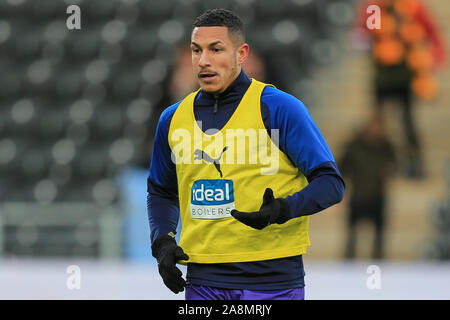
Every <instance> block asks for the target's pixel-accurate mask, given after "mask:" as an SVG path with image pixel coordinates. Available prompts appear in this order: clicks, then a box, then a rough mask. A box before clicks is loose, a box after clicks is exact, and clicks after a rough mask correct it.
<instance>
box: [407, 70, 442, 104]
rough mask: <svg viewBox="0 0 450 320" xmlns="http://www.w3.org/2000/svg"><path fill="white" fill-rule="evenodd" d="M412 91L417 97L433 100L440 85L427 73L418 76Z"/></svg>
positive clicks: (413, 83)
mask: <svg viewBox="0 0 450 320" xmlns="http://www.w3.org/2000/svg"><path fill="white" fill-rule="evenodd" d="M412 89H413V92H414V94H415V95H416V96H418V97H420V98H421V99H423V100H431V99H433V98H434V97H435V96H436V94H437V91H438V83H437V81H436V79H434V78H433V77H432V76H431V75H429V74H427V73H423V74H418V75H416V76H415V77H414V78H413V80H412Z"/></svg>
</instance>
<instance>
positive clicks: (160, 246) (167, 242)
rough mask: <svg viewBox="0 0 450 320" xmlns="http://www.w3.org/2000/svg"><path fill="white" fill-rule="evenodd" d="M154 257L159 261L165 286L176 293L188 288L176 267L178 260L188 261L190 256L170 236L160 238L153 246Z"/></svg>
mask: <svg viewBox="0 0 450 320" xmlns="http://www.w3.org/2000/svg"><path fill="white" fill-rule="evenodd" d="M152 253H153V256H154V257H155V258H156V260H158V271H159V274H160V275H161V278H162V279H163V281H164V284H165V285H166V287H167V288H169V289H170V290H171V291H172V292H174V293H180V292H182V291H183V290H184V287H185V286H186V280H184V279H183V277H182V275H183V273H182V272H181V270H180V269H178V268H177V267H176V263H177V261H178V260H188V259H189V256H188V255H187V254H185V253H184V252H183V249H182V248H181V247H180V246H178V245H177V242H176V241H175V238H173V237H171V236H170V235H164V236H160V237H158V238H157V239H156V240H155V241H154V242H153V244H152Z"/></svg>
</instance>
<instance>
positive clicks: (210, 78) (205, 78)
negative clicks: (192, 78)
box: [198, 72, 217, 82]
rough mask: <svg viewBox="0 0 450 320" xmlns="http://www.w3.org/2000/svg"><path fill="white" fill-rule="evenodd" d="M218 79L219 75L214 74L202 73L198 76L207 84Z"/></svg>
mask: <svg viewBox="0 0 450 320" xmlns="http://www.w3.org/2000/svg"><path fill="white" fill-rule="evenodd" d="M216 77H217V73H214V72H201V73H199V75H198V78H199V79H201V80H203V81H205V82H210V81H213V80H215V79H216Z"/></svg>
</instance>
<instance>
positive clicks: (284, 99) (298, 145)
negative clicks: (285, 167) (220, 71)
mask: <svg viewBox="0 0 450 320" xmlns="http://www.w3.org/2000/svg"><path fill="white" fill-rule="evenodd" d="M261 101H262V102H263V103H265V104H266V105H267V106H268V108H269V113H270V126H271V129H278V130H279V146H280V150H281V151H283V152H284V153H285V154H286V155H287V156H288V157H289V159H290V160H291V161H292V163H293V164H294V165H295V166H296V167H298V168H299V169H300V170H301V171H302V172H303V174H304V175H305V176H308V174H309V173H310V172H312V170H314V168H316V167H318V166H320V165H321V164H323V163H326V162H335V159H334V157H333V155H332V153H331V151H330V148H329V147H328V145H327V143H326V141H325V139H324V137H323V136H322V133H321V132H320V130H319V128H318V127H317V125H316V124H315V123H314V121H313V119H312V117H311V115H310V113H309V111H308V109H307V108H306V106H305V105H304V104H303V102H301V101H300V100H299V99H297V98H295V97H294V96H292V95H290V94H287V93H285V92H283V91H280V90H278V89H275V88H272V87H266V88H265V89H264V91H263V95H262V97H261Z"/></svg>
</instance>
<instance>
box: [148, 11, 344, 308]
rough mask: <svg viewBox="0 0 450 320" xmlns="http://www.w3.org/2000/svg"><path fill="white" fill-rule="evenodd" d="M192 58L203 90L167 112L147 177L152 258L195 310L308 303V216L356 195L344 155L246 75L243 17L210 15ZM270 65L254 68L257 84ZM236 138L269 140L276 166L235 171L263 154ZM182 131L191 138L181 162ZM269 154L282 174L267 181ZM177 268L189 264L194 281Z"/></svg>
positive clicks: (292, 101)
mask: <svg viewBox="0 0 450 320" xmlns="http://www.w3.org/2000/svg"><path fill="white" fill-rule="evenodd" d="M190 48H191V55H192V66H191V67H192V68H193V71H194V74H195V76H196V78H197V81H198V83H199V84H200V87H201V89H200V90H198V91H196V92H192V93H190V94H189V95H188V96H187V97H185V98H183V100H181V101H179V102H177V103H175V104H173V105H172V106H170V107H169V108H167V109H165V110H164V112H163V113H162V115H161V117H160V119H159V123H158V128H157V131H156V135H155V144H154V148H153V154H152V160H151V165H150V172H149V177H148V217H149V223H150V230H151V232H150V238H151V243H152V245H151V248H152V254H153V256H154V257H155V258H156V259H157V261H158V270H159V273H160V275H161V277H162V279H163V282H164V283H165V285H166V286H167V287H168V288H169V289H170V290H171V291H173V292H174V293H179V292H182V291H184V289H185V288H186V299H188V300H191V299H256V300H260V299H262V300H267V299H292V300H298V299H304V274H305V273H304V268H303V258H302V257H303V254H304V253H306V249H307V247H308V246H309V236H308V224H309V215H312V214H314V213H317V212H320V211H322V210H323V209H325V208H327V207H329V206H331V205H333V204H335V203H338V202H339V201H341V200H342V197H343V192H344V188H345V186H344V182H343V180H342V177H341V175H340V173H339V170H338V169H337V166H336V163H335V160H334V158H333V155H332V153H331V151H330V150H329V148H328V146H327V143H326V141H325V140H324V138H323V137H322V135H321V133H320V131H319V129H318V128H317V126H316V125H315V123H314V122H313V120H312V119H311V116H310V114H309V112H308V110H307V109H306V107H305V106H304V104H303V103H302V102H301V101H300V100H298V99H297V98H295V97H293V96H292V95H289V94H287V93H285V92H282V91H281V90H278V89H276V88H274V87H272V86H270V85H267V84H265V83H262V82H259V81H257V80H256V79H250V78H249V77H248V76H247V74H246V72H245V71H244V70H243V69H242V65H243V64H244V61H245V60H246V58H247V57H248V53H249V46H248V44H247V43H245V33H244V27H243V23H242V20H241V19H240V18H239V17H238V16H236V15H235V14H234V13H233V12H231V11H228V10H225V9H214V10H208V11H206V12H205V13H204V14H202V15H201V16H199V17H198V18H197V19H196V20H195V22H194V26H193V30H192V35H191V44H190ZM260 63H261V61H259V62H256V60H255V64H254V65H252V66H249V65H247V67H248V70H249V72H251V69H253V70H259V74H258V73H256V71H255V72H254V75H255V76H257V77H262V73H261V64H260ZM228 130H232V131H234V132H241V133H239V134H238V135H237V137H236V138H237V139H238V141H242V139H243V140H246V139H247V138H246V134H245V133H244V134H243V133H242V131H244V132H246V131H248V130H257V131H259V134H260V135H261V132H262V133H263V134H264V133H266V132H267V135H264V136H265V137H266V139H267V140H266V141H259V142H257V143H258V145H259V147H258V148H262V149H263V150H266V151H267V153H266V156H265V157H266V158H264V156H262V157H263V158H262V159H261V158H260V159H259V160H260V161H257V163H256V164H253V163H251V164H249V163H248V161H247V162H245V161H244V163H240V162H239V161H238V163H236V162H235V161H234V158H235V157H236V156H238V155H239V154H241V153H244V154H247V153H248V154H249V157H250V156H253V155H255V153H256V151H250V150H248V151H247V150H242V149H240V148H239V147H238V148H235V147H234V146H231V143H230V144H228V142H229V140H228V139H226V140H225V141H224V140H223V138H224V136H223V135H221V134H222V132H223V133H224V132H225V131H227V134H228V132H229V131H228ZM175 132H177V133H184V134H185V135H184V136H186V134H187V137H190V138H189V139H188V138H187V137H186V140H185V139H182V140H181V147H182V149H181V152H180V150H179V148H180V143H177V142H178V141H180V140H174V133H175ZM196 135H198V136H199V137H198V138H197V139H200V140H197V142H196V141H195V136H196ZM192 137H193V139H191V138H192ZM217 137H219V138H217ZM212 139H215V140H212ZM192 140H194V141H192ZM233 141H234V138H233ZM224 142H225V143H224ZM216 144H219V145H220V144H222V147H223V146H225V148H223V149H222V148H220V150H219V149H217V148H216V147H215V145H216ZM233 144H234V142H233ZM269 145H270V146H269ZM211 147H214V148H211ZM272 147H275V149H272ZM249 148H250V147H249ZM268 148H270V149H271V152H270V154H271V156H277V159H278V160H277V161H278V162H277V168H276V170H275V172H271V173H264V174H263V173H262V171H264V169H268V168H267V164H263V160H267V157H268V154H269V150H268ZM272 150H273V151H272ZM262 153H263V154H264V152H262ZM259 155H260V157H261V152H259ZM229 156H231V158H232V159H233V160H232V161H228V160H230V157H229ZM192 158H194V160H192ZM225 159H227V160H225ZM269 169H270V168H269ZM240 210H242V211H240ZM180 214H181V220H182V229H181V237H180V243H179V244H178V243H177V242H176V239H175V231H176V228H177V224H178V218H179V217H180ZM177 263H183V264H187V274H186V280H185V279H183V277H182V272H181V271H180V270H179V269H178V268H177V266H176V264H177Z"/></svg>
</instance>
